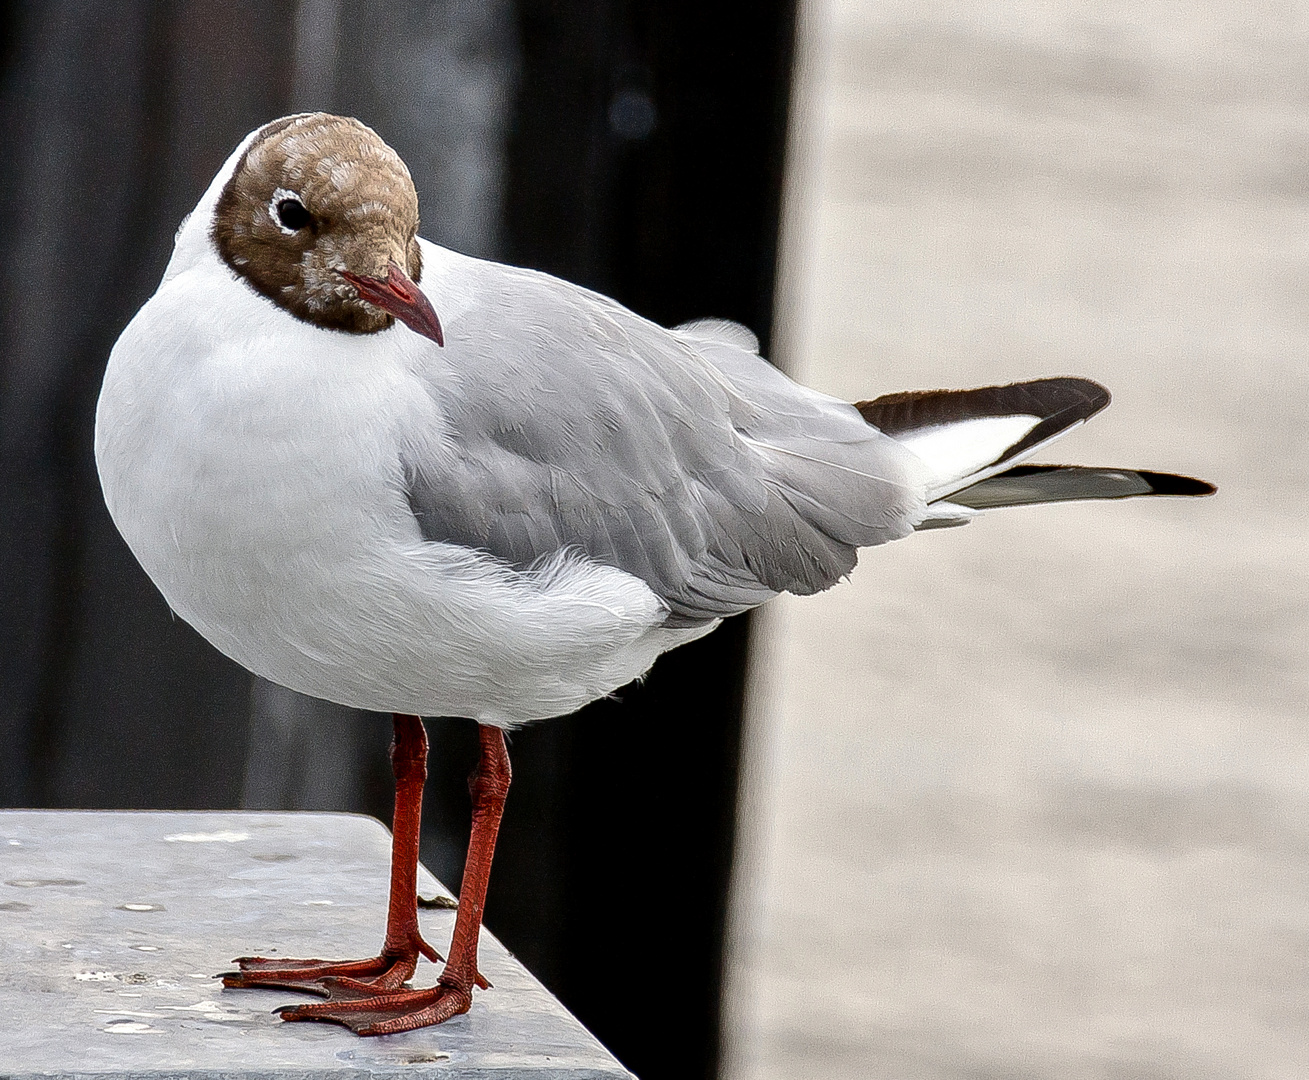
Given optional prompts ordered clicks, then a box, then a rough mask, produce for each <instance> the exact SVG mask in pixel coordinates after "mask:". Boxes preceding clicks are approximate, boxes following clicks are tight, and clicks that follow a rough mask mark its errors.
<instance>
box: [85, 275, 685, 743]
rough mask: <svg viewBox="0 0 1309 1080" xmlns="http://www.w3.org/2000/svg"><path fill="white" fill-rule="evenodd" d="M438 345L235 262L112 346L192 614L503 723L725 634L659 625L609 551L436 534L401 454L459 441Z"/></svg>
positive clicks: (166, 572) (112, 492)
mask: <svg viewBox="0 0 1309 1080" xmlns="http://www.w3.org/2000/svg"><path fill="white" fill-rule="evenodd" d="M431 348H432V346H430V343H427V342H426V341H425V340H424V339H421V338H419V337H418V336H417V335H414V334H412V333H411V332H410V331H408V330H407V329H405V328H403V327H395V328H393V329H391V330H387V331H384V332H382V333H379V334H374V335H367V336H360V335H348V334H344V333H339V332H334V331H328V330H320V329H318V328H315V327H311V326H309V325H307V324H304V323H301V322H298V321H297V320H295V319H294V318H292V317H291V316H290V315H288V314H286V313H284V312H282V311H281V310H280V309H278V308H276V307H275V306H274V305H272V304H271V303H269V302H268V301H266V300H264V299H263V298H262V297H259V296H258V295H257V294H255V293H254V292H253V291H252V290H251V289H249V288H247V287H246V286H245V285H243V284H242V283H240V282H239V281H237V280H236V279H235V278H234V277H233V276H232V275H231V274H230V273H229V272H228V271H227V270H226V268H225V267H222V266H221V265H220V264H218V263H217V261H216V260H214V261H213V262H212V263H209V262H206V261H201V263H200V264H199V265H196V266H193V267H191V268H189V269H187V270H185V271H184V272H182V273H178V274H175V275H172V276H170V277H169V278H168V279H167V280H166V281H165V282H164V284H163V285H162V286H161V287H160V290H159V292H158V293H156V295H155V296H154V297H153V298H152V299H151V300H150V301H149V303H147V304H146V306H145V307H144V308H142V310H141V311H140V312H139V313H138V314H137V316H136V318H135V319H133V321H132V322H131V324H129V326H128V327H127V329H126V330H125V331H124V332H123V335H122V336H121V338H120V339H119V341H118V343H117V345H116V346H115V347H114V350H113V353H112V355H111V357H110V361H109V367H108V370H107V372H106V376H105V382H104V387H103V390H102V392H101V397H100V402H99V407H98V411H97V418H96V461H97V465H98V467H99V470H100V475H101V482H102V485H103V488H104V492H105V499H106V503H107V504H108V507H109V511H110V513H111V515H112V516H113V518H114V521H115V523H116V524H117V525H118V527H119V529H120V531H121V532H122V534H123V536H124V537H125V539H126V540H127V543H128V545H129V546H130V547H131V548H132V550H133V552H134V553H135V554H136V556H137V558H138V559H139V560H140V561H141V563H142V565H143V566H144V567H145V569H146V571H147V573H148V574H149V575H150V577H151V578H152V579H153V580H154V582H155V584H156V585H158V587H159V588H160V590H161V591H162V592H163V594H164V596H165V597H166V598H167V600H168V602H169V604H170V605H171V606H172V607H173V609H174V610H175V611H177V613H178V614H179V615H181V616H182V617H183V618H185V619H186V620H187V621H188V622H190V623H191V624H192V625H193V626H195V627H196V629H198V630H199V631H200V632H201V633H202V634H203V635H204V636H205V637H206V638H208V639H209V640H210V641H211V642H212V643H213V644H214V645H215V646H217V647H218V648H219V649H220V650H222V651H223V652H225V653H226V654H228V655H229V656H231V657H232V658H234V659H235V660H237V661H238V662H239V663H242V664H244V665H245V666H246V667H248V668H250V669H251V670H253V671H255V672H257V673H258V674H260V675H263V676H265V677H267V678H270V679H273V680H274V681H276V682H279V683H282V684H283V685H286V686H290V687H292V688H293V689H297V690H301V691H303V692H305V693H309V694H313V695H316V696H320V697H325V698H329V699H331V700H335V701H339V702H342V703H345V704H349V705H355V706H359V707H365V708H372V709H379V710H395V711H407V712H418V713H423V714H428V715H431V714H453V715H467V716H472V717H475V718H477V719H481V720H485V721H487V722H493V723H501V724H512V723H517V722H522V721H525V720H528V719H534V718H538V717H544V716H551V715H557V714H560V713H563V712H568V711H571V710H572V709H575V708H578V707H580V706H581V705H582V704H585V703H586V702H587V701H589V700H592V699H594V698H596V697H599V696H602V695H603V694H605V693H608V692H611V691H612V690H613V689H615V688H616V687H618V686H620V685H622V684H623V683H625V682H627V681H629V680H630V679H632V678H634V677H636V676H638V675H640V674H641V673H642V672H643V671H644V670H645V669H646V668H648V666H649V665H650V664H651V663H652V662H653V661H654V659H655V657H656V656H657V655H658V654H659V652H661V651H663V650H664V649H667V648H670V647H672V646H674V645H676V644H680V643H681V642H682V641H685V640H688V639H689V638H691V637H694V636H698V634H699V633H703V632H705V630H707V629H709V628H708V627H705V628H700V629H693V630H664V629H662V628H660V627H659V626H658V624H659V622H660V621H661V619H662V615H663V609H662V605H661V604H660V602H659V601H658V599H657V598H656V597H655V596H654V594H653V593H652V592H651V591H650V589H649V588H648V587H647V586H646V585H645V584H644V583H643V582H641V581H639V580H638V579H636V578H634V577H631V576H630V575H628V574H624V573H622V572H621V571H618V570H614V569H612V568H609V567H603V566H599V565H597V564H594V563H590V562H588V561H585V560H579V559H575V558H561V559H560V560H558V561H557V562H556V563H555V564H552V565H551V566H550V567H547V568H544V569H542V570H541V571H539V572H536V573H531V574H521V573H516V572H514V571H512V570H511V569H509V568H508V567H506V566H504V565H503V564H500V563H498V562H496V561H495V560H493V559H491V558H489V557H487V556H485V555H483V554H480V553H477V552H472V551H469V550H467V549H462V548H457V547H455V546H453V545H447V544H439V543H436V544H434V543H426V542H424V541H423V540H422V539H421V537H420V535H419V530H418V525H417V522H416V521H415V519H414V517H413V515H412V513H411V512H410V510H409V507H408V504H407V501H406V497H405V494H404V476H403V470H402V466H401V454H400V449H401V446H402V445H404V444H405V442H406V440H414V439H421V440H423V441H424V444H425V446H426V448H427V452H429V453H432V452H438V453H439V452H442V449H441V445H440V444H441V438H442V414H441V409H440V403H439V402H437V401H435V400H433V397H432V395H431V394H430V393H429V392H428V391H427V390H425V389H424V387H423V385H422V383H420V382H419V380H417V379H416V378H415V377H414V374H413V371H414V365H415V364H417V363H423V362H431V355H430V353H428V354H426V355H425V354H424V353H423V350H424V349H428V350H430V349H431ZM448 452H454V451H453V450H449V451H448Z"/></svg>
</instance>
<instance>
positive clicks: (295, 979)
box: [223, 713, 480, 997]
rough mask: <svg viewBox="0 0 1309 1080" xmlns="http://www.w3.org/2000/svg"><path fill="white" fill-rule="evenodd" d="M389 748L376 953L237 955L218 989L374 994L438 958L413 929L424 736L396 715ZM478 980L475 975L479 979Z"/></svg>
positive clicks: (419, 725) (414, 722) (418, 726)
mask: <svg viewBox="0 0 1309 1080" xmlns="http://www.w3.org/2000/svg"><path fill="white" fill-rule="evenodd" d="M394 723H395V738H394V740H393V741H392V743H391V769H392V771H393V772H394V773H395V815H394V818H393V820H392V823H391V900H390V905H389V907H388V909H387V916H386V939H385V941H384V942H383V943H382V951H381V952H380V953H379V954H378V955H377V956H374V957H370V958H369V959H367V960H290V959H286V960H273V959H267V958H265V957H262V956H243V957H241V958H240V959H238V960H237V961H236V963H237V964H238V965H239V966H240V970H239V971H232V972H228V973H226V974H224V976H223V985H224V986H234V987H255V986H266V987H277V988H284V989H289V990H304V991H308V992H309V993H312V994H321V995H323V996H324V997H327V996H330V995H331V990H330V989H329V988H328V986H326V985H324V984H323V983H322V982H321V981H320V980H323V979H329V978H330V979H333V980H335V983H334V985H336V986H341V985H342V983H341V980H344V981H345V983H347V984H348V983H357V984H358V986H359V987H360V988H361V989H362V988H368V989H369V990H371V991H372V992H374V993H376V992H377V991H379V990H395V989H398V988H399V987H401V986H403V985H404V984H405V983H406V982H408V981H409V979H410V977H411V976H412V975H413V973H414V969H415V968H416V967H417V966H418V957H419V955H420V954H421V955H423V956H426V957H427V958H428V959H429V960H432V961H438V960H440V959H441V955H440V953H438V952H437V951H436V950H435V949H434V948H432V946H431V945H429V944H428V943H427V942H426V941H424V940H423V937H422V934H421V933H420V932H419V929H418V835H419V829H420V826H421V823H422V817H423V784H424V782H425V781H426V780H427V732H426V730H424V728H423V722H422V720H421V719H420V718H419V717H417V716H407V715H404V714H402V713H396V714H395V718H394ZM479 980H480V976H479Z"/></svg>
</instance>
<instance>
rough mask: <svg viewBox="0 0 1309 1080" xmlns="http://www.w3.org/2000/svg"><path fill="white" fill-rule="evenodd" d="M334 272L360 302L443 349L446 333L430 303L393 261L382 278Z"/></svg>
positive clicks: (344, 271) (347, 272) (343, 271)
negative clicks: (365, 303) (388, 316)
mask: <svg viewBox="0 0 1309 1080" xmlns="http://www.w3.org/2000/svg"><path fill="white" fill-rule="evenodd" d="M337 272H338V273H339V274H340V275H341V276H342V277H343V278H345V280H346V281H348V282H350V284H351V285H353V286H354V287H355V291H356V292H357V293H358V294H359V299H361V300H366V301H367V302H368V303H370V304H372V305H373V306H375V307H379V308H381V309H382V310H383V311H385V312H386V313H387V314H389V315H394V316H395V317H396V318H397V319H399V320H400V321H401V322H402V323H404V324H405V325H406V326H407V327H409V329H410V330H412V331H413V332H414V333H416V334H422V335H423V337H425V338H428V339H430V340H432V341H435V342H436V343H437V345H439V346H441V347H443V348H444V346H445V333H444V331H443V330H442V329H441V320H440V319H438V318H437V317H436V311H435V309H433V307H432V304H431V301H430V300H428V299H427V296H426V295H425V294H424V293H423V290H422V289H420V288H419V287H418V286H417V284H415V282H414V281H413V279H412V278H410V277H409V275H408V274H406V273H405V272H404V271H403V270H401V269H400V267H399V265H398V264H397V263H396V261H395V260H394V259H392V260H391V263H390V265H389V266H388V267H387V273H386V277H385V278H375V277H364V276H363V275H362V274H354V273H351V272H350V271H349V270H339V271H337Z"/></svg>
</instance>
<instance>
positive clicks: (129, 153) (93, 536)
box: [0, 0, 794, 1080]
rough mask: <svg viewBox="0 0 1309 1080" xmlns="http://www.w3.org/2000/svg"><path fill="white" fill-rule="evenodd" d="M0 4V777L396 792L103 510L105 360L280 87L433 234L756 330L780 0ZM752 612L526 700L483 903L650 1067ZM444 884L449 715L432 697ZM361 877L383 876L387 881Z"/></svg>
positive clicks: (348, 728) (696, 986)
mask: <svg viewBox="0 0 1309 1080" xmlns="http://www.w3.org/2000/svg"><path fill="white" fill-rule="evenodd" d="M0 18H3V20H4V23H3V25H2V26H0V32H2V33H3V45H2V46H0V48H2V49H3V52H2V53H0V65H2V70H0V138H3V141H4V146H5V153H4V154H3V155H2V156H0V305H2V306H0V320H3V326H2V331H3V332H2V333H0V342H2V343H3V351H2V352H0V805H7V806H52V807H53V806H64V807H104V808H121V807H142V808H151V807H165V808H167V807H172V808H206V807H208V808H229V807H236V806H250V807H255V806H261V807H268V806H281V807H287V808H296V807H302V808H319V809H353V810H364V811H367V812H370V813H375V814H377V815H378V816H380V817H382V818H383V819H384V820H386V819H388V818H389V814H390V780H389V774H388V772H387V762H386V757H385V747H386V743H387V740H388V738H389V724H387V723H385V722H383V721H382V719H381V718H376V717H371V716H367V715H364V714H358V713H354V712H352V711H351V710H344V709H337V708H335V707H324V706H321V705H319V704H318V703H314V702H309V701H308V700H307V699H297V698H296V697H295V696H294V695H289V694H287V693H286V692H284V691H280V690H277V689H276V688H270V687H267V686H266V685H261V686H258V687H256V688H254V691H253V692H252V686H251V679H250V676H249V675H247V674H246V673H245V672H244V671H243V670H242V669H240V668H238V667H237V666H235V665H234V664H232V663H230V662H229V661H227V660H226V659H225V658H223V657H222V656H220V655H219V654H218V653H217V652H215V651H214V650H213V649H212V648H210V647H209V646H208V645H207V644H206V643H205V642H204V641H202V640H201V639H200V638H199V637H198V636H197V635H196V634H195V633H194V632H193V631H192V630H191V629H190V628H189V627H188V626H186V625H185V624H184V623H182V622H181V621H180V620H177V619H175V618H173V617H172V616H171V615H170V613H169V611H168V609H167V607H166V605H165V604H164V602H163V600H162V598H161V597H160V596H159V595H158V593H157V592H156V591H155V590H154V588H153V586H152V585H151V584H150V582H149V581H148V580H147V579H146V578H145V576H144V574H143V573H142V571H141V570H140V569H139V567H138V566H137V565H136V563H135V561H134V560H133V559H132V557H131V555H130V553H129V552H128V551H127V549H126V547H125V546H124V545H123V543H122V541H121V540H120V539H119V537H118V535H117V533H116V532H115V530H114V528H113V526H112V524H111V522H110V521H109V518H108V516H107V514H106V512H105V510H104V505H103V502H102V500H101V497H100V491H99V485H98V482H97V479H96V475H95V468H94V462H93V460H92V450H91V432H92V418H93V414H94V408H95V399H96V394H97V392H98V389H99V383H100V378H101V375H102V372H103V369H104V363H105V359H106V357H107V355H108V353H109V349H110V347H111V346H112V344H113V342H114V340H115V338H116V337H117V335H118V333H119V331H120V330H121V329H122V327H123V326H124V325H125V324H126V322H127V320H128V319H129V318H130V317H131V315H132V313H133V312H134V311H135V310H136V309H137V307H138V306H139V305H140V304H141V303H142V302H143V301H144V300H145V299H146V298H147V297H148V296H149V295H150V293H151V292H152V291H153V290H154V287H155V285H156V283H157V281H158V278H159V276H160V275H161V274H162V271H163V267H164V264H165V262H166V260H167V256H168V252H169V249H170V246H171V242H172V237H173V233H174V230H175V229H176V227H177V225H178V223H179V222H180V221H181V219H182V217H183V216H184V215H185V214H186V213H187V212H188V211H189V210H190V208H191V207H192V206H193V205H194V203H195V201H196V200H197V198H198V197H199V195H200V193H201V192H202V191H203V189H204V187H205V185H206V184H207V182H208V180H209V179H210V177H211V176H212V175H213V173H214V172H215V171H216V169H217V168H218V166H219V165H220V164H221V163H222V161H223V159H224V158H225V157H226V156H227V154H228V153H229V152H230V151H231V149H232V147H233V146H235V144H236V143H237V142H238V141H239V140H240V139H241V138H242V136H244V135H245V133H246V132H247V131H249V130H251V129H252V128H254V127H256V126H258V125H259V124H262V123H263V122H265V121H267V120H269V119H271V118H273V117H275V116H278V115H281V114H284V113H286V112H288V111H291V110H292V109H297V108H331V109H334V110H336V111H341V112H348V113H352V114H355V115H358V116H360V117H361V118H362V119H363V120H364V121H365V122H367V123H369V124H371V125H373V126H374V127H376V128H377V129H378V131H379V132H380V133H381V134H382V136H383V137H384V138H386V139H387V140H388V141H390V142H391V143H392V144H393V145H394V146H395V147H396V148H397V149H398V150H399V151H400V152H401V153H402V154H403V155H404V156H405V158H406V160H407V161H408V162H409V164H410V166H411V168H412V169H413V172H414V176H415V181H416V183H417V184H418V188H419V193H420V198H421V203H422V210H423V215H424V220H425V226H424V230H423V231H424V234H425V235H427V236H429V237H430V238H432V239H434V240H436V241H438V242H443V243H447V244H449V245H451V246H453V247H456V248H459V249H460V250H464V251H469V252H471V253H474V254H479V255H487V256H495V257H499V258H502V259H504V260H506V261H510V262H515V263H519V264H523V265H528V266H534V267H538V268H541V269H544V270H548V271H550V272H551V273H555V274H559V275H560V276H563V277H566V278H568V279H570V280H573V281H577V282H580V283H582V284H585V285H588V286H590V287H592V288H596V289H599V290H600V291H603V292H606V293H609V294H611V295H613V296H615V297H617V298H618V299H619V300H621V301H622V302H624V303H626V304H627V305H629V306H630V307H632V308H634V309H635V310H636V311H638V312H640V313H641V314H643V315H646V316H649V317H650V318H653V319H656V320H658V321H660V322H663V323H665V324H672V323H676V322H679V321H683V320H686V319H690V318H695V317H698V316H705V315H718V316H724V317H728V318H733V319H738V320H740V321H741V322H744V323H746V324H747V325H749V326H750V327H752V328H753V329H754V330H755V331H756V332H758V333H759V334H760V336H761V338H763V339H764V343H765V348H766V346H767V336H768V330H769V326H770V324H771V308H772V292H773V278H774V261H775V249H776V242H777V222H778V207H779V199H780V188H781V167H782V166H781V163H782V153H783V144H784V132H785V112H786V103H787V98H788V91H789V72H790V57H791V47H792V34H793V21H794V5H793V4H792V3H790V2H789V0H769V2H763V3H744V2H730V0H719V2H713V3H698V4H692V3H673V2H669V3H653V2H646V3H608V4H606V3H599V2H587V0H568V2H562V0H561V2H546V0H517V2H516V3H511V2H508V0H498V2H496V0H490V2H487V3H483V4H477V5H473V4H455V3H445V4H436V5H427V4H419V3H403V2H402V3H386V4H383V3H380V2H365V3H358V4H350V5H344V4H341V3H339V2H332V0H301V3H300V4H299V5H294V4H273V3H259V2H255V0H225V2H223V3H217V2H215V0H190V2H184V0H174V2H171V3H148V2H144V0H141V2H126V0H124V2H117V3H114V2H106V3H103V4H96V5H84V4H76V3H53V2H52V3H29V4H15V5H9V6H8V7H7V8H5V11H4V14H3V16H0ZM747 632H748V631H747V624H746V621H745V620H744V619H737V620H733V621H731V622H729V623H728V624H726V625H725V626H723V627H722V628H721V629H720V630H718V631H717V632H716V633H715V634H713V635H712V636H710V637H709V638H708V639H706V640H704V641H701V642H698V643H696V644H695V645H692V646H688V647H686V648H684V649H681V650H679V651H678V652H676V653H674V654H671V655H669V656H667V657H665V658H664V659H663V660H661V661H660V663H659V664H658V665H657V667H656V669H655V671H654V673H653V674H652V675H651V676H650V678H649V679H648V680H647V681H646V682H645V683H644V684H642V685H639V686H632V687H628V688H627V689H625V690H624V691H623V692H622V693H621V694H620V695H619V697H618V699H617V700H614V701H606V702H602V703H598V704H596V705H593V706H591V707H590V708H588V709H586V710H583V711H582V712H581V713H580V714H578V715H576V716H573V717H569V718H567V719H564V720H560V721H554V722H551V723H549V724H541V725H537V726H535V727H532V728H529V729H527V730H525V731H522V732H520V733H518V734H516V735H515V736H514V737H513V740H512V746H511V754H512V756H513V760H514V767H515V784H514V788H513V790H512V791H511V794H510V800H509V807H508V813H507V816H506V820H505V825H504V829H503V832H502V838H501V842H500V850H499V853H498V856H497V862H496V869H495V873H494V875H493V878H492V885H491V895H490V899H489V903H488V914H487V923H488V925H489V926H490V927H491V929H492V930H494V931H495V932H496V933H497V934H498V935H499V936H500V937H501V938H502V939H503V940H504V941H505V942H506V944H507V945H508V946H509V947H510V948H511V949H512V950H513V951H514V952H515V953H517V954H518V955H519V956H520V957H521V958H522V959H523V960H524V962H526V963H527V965H528V966H529V967H530V968H531V969H532V970H533V971H534V972H535V973H536V974H538V975H539V976H540V977H541V978H542V979H543V980H544V981H545V982H546V984H547V985H548V986H550V988H551V989H552V990H554V991H555V992H556V993H557V994H559V996H560V997H561V998H562V999H563V1001H564V1002H565V1004H567V1005H568V1006H569V1007H570V1008H571V1009H572V1010H574V1011H575V1012H576V1013H577V1014H578V1016H579V1017H580V1018H581V1019H582V1020H583V1022H584V1023H586V1024H587V1025H588V1026H589V1027H590V1028H591V1029H592V1030H593V1031H595V1032H596V1034H597V1035H598V1036H599V1037H600V1038H601V1039H602V1040H603V1041H604V1042H605V1043H606V1044H607V1045H609V1046H610V1047H611V1049H613V1050H614V1052H615V1053H616V1054H617V1055H618V1056H619V1057H620V1058H621V1059H622V1060H623V1061H624V1063H625V1064H626V1065H628V1066H629V1067H630V1068H632V1069H633V1070H635V1071H636V1072H637V1073H638V1074H639V1075H641V1076H642V1077H643V1078H645V1080H655V1078H659V1077H688V1076H705V1077H708V1076H712V1075H713V1074H714V1073H715V1071H716V1061H717V1045H718V1014H719V990H720V983H721V966H722V940H723V924H724V915H725V911H726V902H727V886H728V877H729V871H730V863H731V852H732V838H733V822H734V807H735V794H736V786H737V767H738V757H739V742H740V714H741V693H742V684H743V671H744V658H745V649H746V640H747ZM429 729H430V730H431V732H432V736H433V746H434V754H433V770H432V778H431V780H430V782H429V787H428V812H427V815H426V818H425V833H424V853H425V858H426V859H427V860H428V862H429V865H431V866H432V867H433V869H434V870H435V871H436V872H437V873H438V875H439V876H441V877H442V878H443V879H444V880H445V881H446V882H447V884H449V885H450V886H451V887H457V885H458V880H457V879H458V876H459V873H460V871H461V868H462V857H463V856H462V845H463V842H464V840H465V839H466V835H467V828H468V821H467V818H468V799H467V793H466V790H465V788H464V779H463V778H464V775H465V774H466V772H467V770H468V768H469V767H470V765H471V763H472V760H473V745H474V742H473V736H472V725H471V724H470V723H468V722H465V721H453V720H442V721H437V722H433V723H431V724H429ZM380 906H381V898H380V897H379V911H380Z"/></svg>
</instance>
